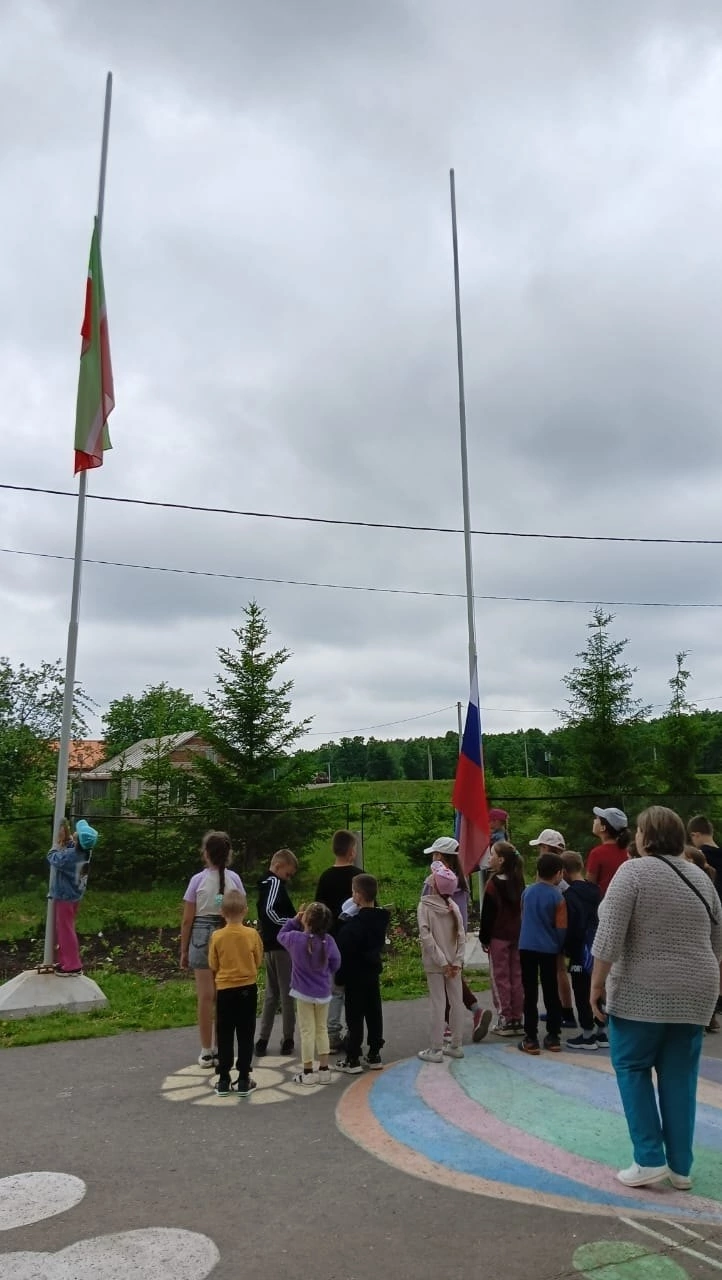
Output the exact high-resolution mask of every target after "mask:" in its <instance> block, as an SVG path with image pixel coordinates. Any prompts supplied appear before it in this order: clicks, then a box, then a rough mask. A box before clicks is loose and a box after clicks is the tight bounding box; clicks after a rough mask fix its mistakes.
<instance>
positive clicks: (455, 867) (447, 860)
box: [439, 853, 469, 893]
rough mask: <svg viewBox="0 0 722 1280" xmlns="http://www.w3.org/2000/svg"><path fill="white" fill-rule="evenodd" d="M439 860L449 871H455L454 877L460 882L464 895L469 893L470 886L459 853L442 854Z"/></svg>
mask: <svg viewBox="0 0 722 1280" xmlns="http://www.w3.org/2000/svg"><path fill="white" fill-rule="evenodd" d="M439 858H440V860H441V861H442V862H443V864H444V866H445V867H448V868H449V871H453V873H454V875H455V876H456V878H457V880H458V881H459V888H460V889H461V891H462V893H468V892H469V885H468V882H467V879H466V876H465V875H464V872H463V871H462V869H461V863H460V862H459V855H458V853H440V854H439Z"/></svg>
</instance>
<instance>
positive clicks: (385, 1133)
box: [337, 1045, 722, 1224]
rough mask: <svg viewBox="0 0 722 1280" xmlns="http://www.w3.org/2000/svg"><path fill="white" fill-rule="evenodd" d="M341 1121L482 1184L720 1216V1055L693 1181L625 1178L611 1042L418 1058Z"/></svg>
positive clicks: (359, 1088) (413, 1166)
mask: <svg viewBox="0 0 722 1280" xmlns="http://www.w3.org/2000/svg"><path fill="white" fill-rule="evenodd" d="M337 1119H338V1123H339V1126H340V1128H341V1129H342V1131H343V1132H344V1133H345V1134H346V1135H347V1136H348V1137H349V1138H351V1139H353V1141H355V1142H357V1143H358V1144H359V1145H360V1146H361V1147H363V1148H365V1150H367V1151H369V1152H371V1153H373V1154H374V1155H376V1156H378V1157H379V1158H380V1159H382V1160H385V1161H386V1162H387V1163H388V1164H391V1165H393V1166H394V1167H396V1168H398V1169H401V1170H403V1171H404V1172H406V1173H410V1174H413V1175H414V1176H416V1177H421V1178H426V1179H429V1180H430V1181H432V1182H436V1183H439V1184H442V1185H444V1186H449V1187H455V1188H457V1189H459V1190H464V1191H471V1192H473V1193H476V1194H477V1195H486V1196H494V1197H498V1198H502V1199H507V1200H516V1201H519V1202H520V1203H524V1204H535V1205H545V1206H548V1207H549V1208H557V1209H563V1210H566V1211H570V1210H571V1211H577V1212H580V1213H582V1212H583V1213H587V1214H588V1213H598V1214H612V1215H616V1216H620V1217H622V1216H625V1215H629V1214H633V1215H640V1214H641V1215H645V1216H652V1217H660V1216H664V1217H667V1218H676V1219H678V1220H680V1221H697V1222H707V1223H715V1224H721V1223H722V1062H719V1061H717V1060H715V1059H703V1062H702V1068H701V1072H700V1086H699V1091H698V1113H697V1140H696V1145H695V1151H696V1159H695V1167H694V1192H693V1193H688V1192H676V1191H674V1190H673V1189H672V1188H671V1187H669V1186H668V1185H665V1186H664V1187H662V1188H650V1189H644V1188H626V1187H624V1186H623V1185H622V1184H621V1183H620V1182H618V1181H617V1178H616V1176H615V1175H616V1170H617V1169H618V1168H619V1167H620V1164H624V1163H626V1162H627V1161H628V1160H630V1159H631V1152H630V1144H629V1136H628V1133H627V1127H626V1123H625V1121H624V1116H623V1115H622V1109H621V1104H620V1101H619V1095H618V1092H617V1087H616V1082H615V1079H614V1074H613V1072H612V1070H611V1066H610V1064H609V1062H608V1060H607V1059H606V1056H604V1057H603V1056H602V1055H601V1054H596V1055H593V1056H592V1055H589V1056H588V1057H582V1056H581V1055H580V1058H576V1057H575V1058H572V1056H571V1054H563V1055H559V1056H558V1055H554V1056H552V1055H551V1054H544V1055H542V1056H541V1057H540V1058H528V1057H525V1056H524V1055H523V1054H520V1053H518V1052H517V1051H516V1049H515V1046H514V1047H511V1046H507V1045H504V1046H502V1045H480V1046H473V1047H470V1048H468V1049H467V1050H466V1057H465V1058H464V1059H463V1060H459V1061H456V1062H453V1063H451V1062H449V1061H446V1062H445V1064H444V1065H443V1066H442V1065H437V1064H435V1063H428V1064H424V1063H421V1062H419V1061H418V1059H416V1058H413V1059H410V1060H407V1061H405V1062H400V1063H397V1064H395V1065H394V1066H392V1067H389V1068H387V1069H386V1070H385V1071H384V1072H383V1073H379V1074H378V1075H376V1076H364V1078H363V1079H361V1080H359V1081H357V1082H356V1083H355V1084H354V1085H352V1087H351V1088H350V1089H348V1090H347V1091H346V1093H345V1094H344V1095H343V1097H342V1098H341V1100H340V1102H339V1105H338V1108H337Z"/></svg>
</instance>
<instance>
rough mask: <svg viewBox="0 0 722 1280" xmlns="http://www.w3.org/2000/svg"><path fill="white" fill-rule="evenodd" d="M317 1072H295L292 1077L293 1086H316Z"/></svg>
mask: <svg viewBox="0 0 722 1280" xmlns="http://www.w3.org/2000/svg"><path fill="white" fill-rule="evenodd" d="M319 1074H320V1073H319V1072H318V1071H297V1072H296V1074H295V1076H294V1077H293V1083H294V1084H305V1085H309V1084H318V1077H319Z"/></svg>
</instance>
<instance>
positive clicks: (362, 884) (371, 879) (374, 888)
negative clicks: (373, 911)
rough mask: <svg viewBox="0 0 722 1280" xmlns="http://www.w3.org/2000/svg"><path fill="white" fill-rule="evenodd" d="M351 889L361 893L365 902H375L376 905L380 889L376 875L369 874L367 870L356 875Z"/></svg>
mask: <svg viewBox="0 0 722 1280" xmlns="http://www.w3.org/2000/svg"><path fill="white" fill-rule="evenodd" d="M351 889H352V890H354V889H355V891H356V893H360V894H361V897H362V898H363V900H364V902H373V904H374V906H375V905H376V896H377V894H378V891H379V883H378V880H377V879H376V876H369V875H367V874H366V872H365V871H364V872H362V873H361V874H360V875H358V876H354V878H353V880H352V881H351Z"/></svg>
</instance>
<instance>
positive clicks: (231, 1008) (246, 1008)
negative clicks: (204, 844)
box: [208, 889, 263, 1098]
mask: <svg viewBox="0 0 722 1280" xmlns="http://www.w3.org/2000/svg"><path fill="white" fill-rule="evenodd" d="M247 913H248V904H247V902H246V895H245V894H244V893H240V892H239V890H238V889H228V890H227V891H226V892H225V893H224V895H223V904H222V906H221V915H222V916H223V919H224V920H225V922H226V927H225V929H216V931H215V933H213V934H212V935H211V940H210V945H209V947H208V965H209V967H210V968H211V969H212V970H213V973H214V975H215V980H216V1036H217V1038H218V1083H217V1084H216V1093H217V1094H218V1096H219V1097H221V1098H227V1097H228V1095H229V1094H230V1093H231V1091H232V1088H233V1086H232V1085H231V1066H232V1065H233V1042H234V1040H237V1041H238V1057H237V1059H236V1067H237V1068H238V1080H237V1082H236V1090H237V1092H238V1095H239V1097H241V1098H247V1097H248V1096H249V1094H250V1093H251V1092H252V1090H253V1089H255V1087H256V1082H255V1080H253V1079H251V1062H252V1060H253V1035H254V1032H255V1029H256V1004H257V1001H258V987H257V986H256V982H257V979H258V970H259V967H260V964H261V961H262V959H263V943H262V942H261V939H260V936H259V935H258V934H257V933H256V930H255V929H249V928H247V927H246V925H244V923H243V921H244V920H245V918H246V915H247Z"/></svg>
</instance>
